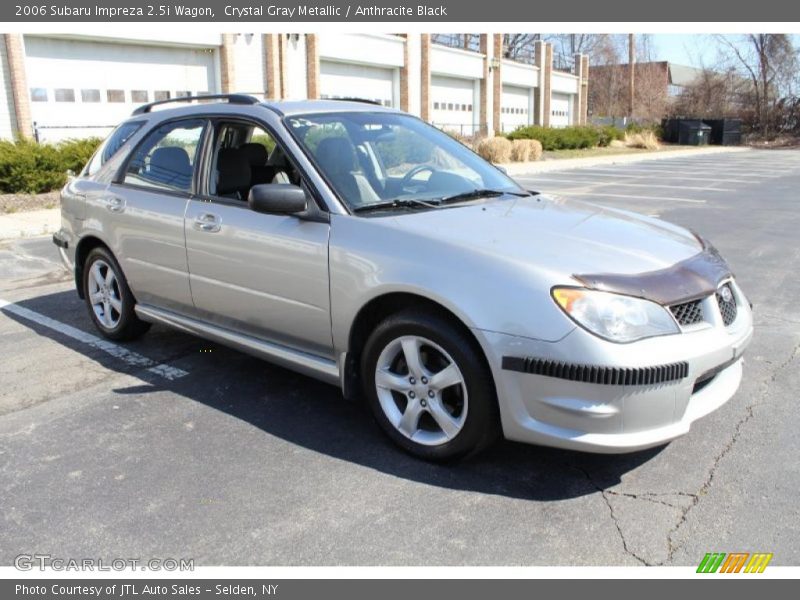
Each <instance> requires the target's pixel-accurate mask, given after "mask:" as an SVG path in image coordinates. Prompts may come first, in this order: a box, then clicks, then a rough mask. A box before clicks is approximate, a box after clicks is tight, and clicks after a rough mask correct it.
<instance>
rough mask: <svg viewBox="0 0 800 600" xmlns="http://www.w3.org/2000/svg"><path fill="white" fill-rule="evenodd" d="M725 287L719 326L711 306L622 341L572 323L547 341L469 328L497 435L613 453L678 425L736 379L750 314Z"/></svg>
mask: <svg viewBox="0 0 800 600" xmlns="http://www.w3.org/2000/svg"><path fill="white" fill-rule="evenodd" d="M732 287H733V290H734V295H735V296H736V298H737V305H738V313H737V316H736V320H735V321H734V322H733V323H731V324H730V325H729V326H727V327H726V326H724V324H723V323H722V322H721V319H720V318H719V313H717V314H716V315H715V318H714V319H712V321H713V322H712V323H709V324H708V325H707V326H705V327H702V328H698V329H696V330H694V331H686V332H683V333H680V334H676V335H670V336H662V337H656V338H649V339H646V340H641V341H639V342H635V343H632V344H615V343H612V342H607V341H605V340H602V339H600V338H598V337H596V336H594V335H592V334H590V333H588V332H587V331H585V330H583V329H581V328H575V329H574V330H573V331H571V332H570V333H569V334H568V335H566V336H565V337H564V338H562V339H561V340H559V341H557V342H545V341H539V340H533V339H530V338H521V337H518V336H513V335H507V334H501V333H496V332H487V331H481V330H475V334H476V336H477V337H478V339H479V341H480V342H481V344H482V345H483V346H484V349H485V350H486V354H487V356H488V357H489V362H490V365H491V368H492V372H493V375H494V378H495V383H496V384H497V391H498V401H499V404H500V414H501V419H502V424H503V432H504V434H505V437H506V438H508V439H511V440H515V441H520V442H526V443H532V444H540V445H544V446H555V447H560V448H568V449H573V450H583V451H589V452H602V453H620V452H632V451H635V450H641V449H644V448H650V447H653V446H658V445H661V444H664V443H666V442H668V441H670V440H672V439H675V438H676V437H679V436H681V435H683V434H685V433H687V432H688V431H689V428H690V426H691V424H692V423H693V422H694V421H696V420H697V419H699V418H700V417H703V416H705V415H707V414H708V413H710V412H712V411H714V410H716V409H717V408H719V407H720V406H722V405H723V404H724V403H725V402H727V401H728V400H729V399H730V398H731V397H732V396H733V395H734V393H735V392H736V390H737V389H738V387H739V383H740V382H741V378H742V362H743V359H742V354H743V353H744V350H745V348H746V347H747V345H748V344H749V343H750V340H751V338H752V335H753V320H752V313H751V311H750V307H749V304H748V302H747V300H746V299H745V297H744V295H743V294H742V292H741V290H740V289H739V288H738V286H736V285H735V283H733V284H732ZM712 301H713V297H712V299H709V301H708V302H709V303H710V302H712ZM709 306H710V304H709Z"/></svg>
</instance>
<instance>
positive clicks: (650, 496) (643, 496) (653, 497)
mask: <svg viewBox="0 0 800 600" xmlns="http://www.w3.org/2000/svg"><path fill="white" fill-rule="evenodd" d="M606 493H607V494H609V495H611V496H620V497H622V498H632V499H633V500H644V501H646V502H652V503H653V504H663V505H664V506H669V507H670V508H677V509H681V508H683V507H681V506H679V505H677V504H672V503H671V502H667V501H665V500H659V499H658V496H680V495H686V496H689V497H693V496H694V494H680V493H676V494H654V493H652V492H643V493H639V494H634V493H632V492H617V491H614V490H606Z"/></svg>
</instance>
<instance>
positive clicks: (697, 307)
mask: <svg viewBox="0 0 800 600" xmlns="http://www.w3.org/2000/svg"><path fill="white" fill-rule="evenodd" d="M669 309H670V310H671V311H672V315H673V316H674V317H675V320H676V321H677V322H678V324H679V325H680V326H681V327H686V326H687V325H696V324H697V323H702V322H703V301H702V300H692V301H691V302H684V303H683V304H673V305H672V306H670V307H669Z"/></svg>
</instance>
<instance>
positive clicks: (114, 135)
mask: <svg viewBox="0 0 800 600" xmlns="http://www.w3.org/2000/svg"><path fill="white" fill-rule="evenodd" d="M142 125H144V121H133V122H130V123H123V124H122V125H120V126H118V127H117V128H116V129H115V130H114V131H112V132H111V135H109V136H108V137H107V138H106V141H104V142H103V143H102V144H101V145H100V147H99V148H98V149H97V152H95V153H94V156H93V157H92V159H91V160H90V161H89V164H88V165H86V169H84V172H83V174H84V175H85V176H87V177H91V176H92V175H94V174H95V173H97V172H98V171H99V170H100V168H101V167H102V166H103V165H104V164H106V163H107V162H108V161H109V159H111V158H112V157H113V156H114V155H115V154H116V153H117V152H119V150H120V148H122V147H123V146H124V145H125V143H126V142H127V141H128V140H129V139H131V138H132V137H133V135H134V134H135V133H136V132H137V131H139V129H141V127H142Z"/></svg>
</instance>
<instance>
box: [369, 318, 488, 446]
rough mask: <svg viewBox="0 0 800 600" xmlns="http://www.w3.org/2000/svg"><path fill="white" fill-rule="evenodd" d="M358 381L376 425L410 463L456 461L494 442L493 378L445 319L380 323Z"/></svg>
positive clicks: (471, 345) (472, 346) (461, 334)
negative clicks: (410, 458)
mask: <svg viewBox="0 0 800 600" xmlns="http://www.w3.org/2000/svg"><path fill="white" fill-rule="evenodd" d="M361 378H362V383H363V388H364V395H365V397H366V399H367V402H368V403H369V405H370V408H371V410H372V413H373V415H374V417H375V419H376V420H377V421H378V424H379V425H380V426H381V428H382V429H383V430H384V431H385V432H386V434H387V435H388V436H389V437H390V438H391V439H392V440H393V441H394V442H395V443H396V444H397V445H398V446H400V447H401V448H403V449H404V450H405V451H407V452H409V453H410V454H413V455H414V456H417V457H420V458H423V459H425V460H434V461H445V460H454V459H458V458H462V457H464V456H467V455H469V454H474V453H476V452H478V451H480V450H481V449H483V448H485V447H486V446H488V445H489V444H490V443H491V442H493V441H494V440H495V439H496V438H497V435H498V433H499V430H500V427H499V416H498V411H497V400H496V398H495V390H494V385H493V382H492V377H491V373H490V372H489V369H488V366H487V365H486V364H485V362H484V360H483V356H482V354H481V350H480V347H478V345H477V344H476V342H475V341H474V340H473V339H472V338H471V337H470V336H469V335H468V334H467V333H466V332H464V331H463V330H462V328H460V327H458V326H456V325H455V324H453V323H452V322H451V321H450V320H449V319H446V318H443V317H441V316H439V315H436V314H431V313H424V312H418V311H403V312H400V313H398V314H396V315H392V316H390V317H389V318H387V319H386V320H384V321H383V322H381V323H380V324H379V325H378V326H377V327H376V328H375V330H374V331H373V332H372V334H371V335H370V337H369V339H368V340H367V343H366V345H365V347H364V352H363V354H362V360H361Z"/></svg>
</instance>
